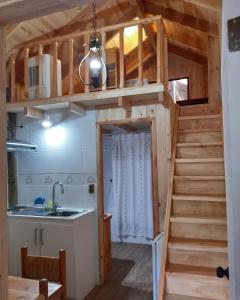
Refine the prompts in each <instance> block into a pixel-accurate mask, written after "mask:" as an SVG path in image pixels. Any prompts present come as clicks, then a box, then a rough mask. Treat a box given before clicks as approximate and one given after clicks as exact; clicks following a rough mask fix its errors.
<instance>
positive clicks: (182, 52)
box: [168, 42, 208, 65]
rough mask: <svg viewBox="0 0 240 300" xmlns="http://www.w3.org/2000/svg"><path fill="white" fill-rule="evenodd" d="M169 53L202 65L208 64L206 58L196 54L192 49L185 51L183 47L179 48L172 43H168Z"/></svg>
mask: <svg viewBox="0 0 240 300" xmlns="http://www.w3.org/2000/svg"><path fill="white" fill-rule="evenodd" d="M168 51H169V52H170V53H173V54H176V55H178V56H181V57H183V58H186V59H188V60H191V61H193V62H195V63H197V64H200V65H207V64H208V60H207V58H206V57H205V56H203V55H200V54H198V53H195V52H193V51H192V50H191V49H185V48H183V47H179V46H177V45H175V44H172V43H171V42H169V43H168Z"/></svg>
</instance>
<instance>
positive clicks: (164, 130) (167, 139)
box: [97, 104, 171, 231]
mask: <svg viewBox="0 0 240 300" xmlns="http://www.w3.org/2000/svg"><path fill="white" fill-rule="evenodd" d="M145 117H155V118H156V129H157V161H158V199H159V203H160V208H159V224H160V230H161V231H163V227H164V214H165V202H166V198H167V186H168V173H169V170H170V153H171V124H170V113H169V110H168V109H166V108H164V107H163V106H162V105H160V104H156V105H148V106H137V107H133V108H132V113H131V118H145ZM125 118H126V111H125V110H124V109H123V108H115V109H105V110H99V111H97V121H98V122H100V121H109V120H120V119H125Z"/></svg>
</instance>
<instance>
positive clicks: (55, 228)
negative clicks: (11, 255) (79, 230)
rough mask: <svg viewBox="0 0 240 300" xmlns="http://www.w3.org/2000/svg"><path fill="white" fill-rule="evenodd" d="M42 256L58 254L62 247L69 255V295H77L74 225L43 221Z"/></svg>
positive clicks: (71, 296) (72, 296)
mask: <svg viewBox="0 0 240 300" xmlns="http://www.w3.org/2000/svg"><path fill="white" fill-rule="evenodd" d="M40 231H41V237H40V240H41V256H58V252H59V250H60V249H65V250H66V256H67V295H68V297H70V298H75V297H76V273H75V270H76V269H75V249H74V226H73V224H69V223H68V224H67V223H66V222H64V221H63V222H58V221H56V220H55V221H53V222H51V221H42V222H41V229H40Z"/></svg>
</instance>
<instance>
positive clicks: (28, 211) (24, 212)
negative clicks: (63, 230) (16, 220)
mask: <svg viewBox="0 0 240 300" xmlns="http://www.w3.org/2000/svg"><path fill="white" fill-rule="evenodd" d="M86 211H87V210H86V209H81V210H79V211H76V210H65V209H58V210H57V211H52V210H47V209H45V208H36V207H27V206H17V207H14V208H12V209H9V214H10V215H16V216H38V217H66V218H67V217H71V216H74V215H77V214H79V213H84V212H86Z"/></svg>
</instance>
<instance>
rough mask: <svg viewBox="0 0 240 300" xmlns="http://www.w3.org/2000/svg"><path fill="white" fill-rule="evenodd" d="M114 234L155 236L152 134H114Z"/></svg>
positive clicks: (112, 196)
mask: <svg viewBox="0 0 240 300" xmlns="http://www.w3.org/2000/svg"><path fill="white" fill-rule="evenodd" d="M112 176H113V189H112V195H111V198H110V201H111V202H112V203H111V204H110V206H111V210H112V215H113V222H114V223H113V228H112V229H113V230H114V231H115V232H114V235H115V236H118V237H120V238H126V237H141V238H145V239H152V238H153V211H152V174H151V134H150V133H139V134H117V135H113V137H112Z"/></svg>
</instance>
